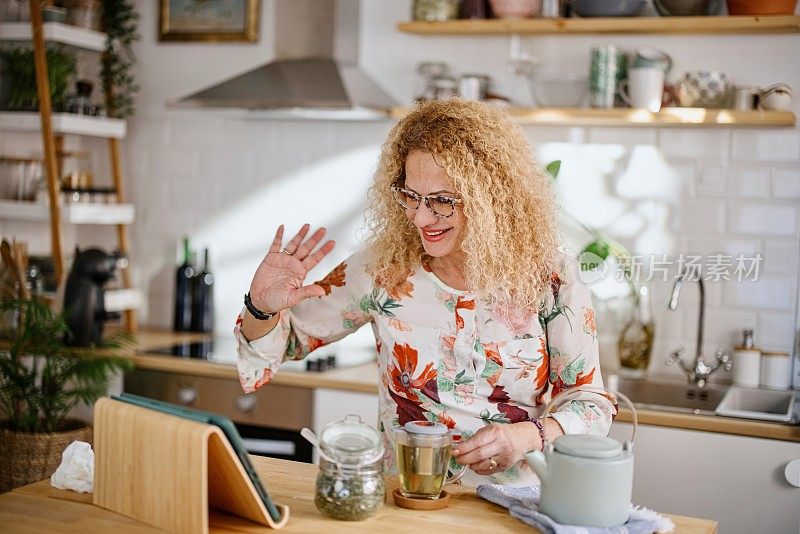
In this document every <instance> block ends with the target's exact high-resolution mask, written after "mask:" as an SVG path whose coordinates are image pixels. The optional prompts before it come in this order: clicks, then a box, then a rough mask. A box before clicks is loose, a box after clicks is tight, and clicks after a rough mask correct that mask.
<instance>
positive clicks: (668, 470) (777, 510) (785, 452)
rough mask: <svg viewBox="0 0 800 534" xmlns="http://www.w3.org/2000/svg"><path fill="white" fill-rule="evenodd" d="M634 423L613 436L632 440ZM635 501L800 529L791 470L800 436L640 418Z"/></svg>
mask: <svg viewBox="0 0 800 534" xmlns="http://www.w3.org/2000/svg"><path fill="white" fill-rule="evenodd" d="M631 426H632V425H631V424H629V423H619V422H617V423H615V424H614V425H612V429H611V436H612V437H614V438H615V439H618V440H624V439H630V432H631ZM633 450H634V466H635V467H634V482H633V502H634V504H637V505H642V506H647V507H648V508H652V509H654V510H659V511H662V512H666V513H671V512H673V513H674V512H677V511H680V513H685V514H689V515H695V516H699V517H706V518H709V519H713V520H715V521H718V522H719V527H720V531H721V532H726V533H730V534H736V533H752V532H776V533H777V532H798V529H799V528H800V488H797V487H794V486H792V485H790V484H789V483H788V482H787V481H786V479H785V477H784V474H783V472H784V468H785V466H786V464H787V463H788V462H789V461H791V460H793V459H797V458H800V443H796V442H788V441H779V440H772V439H761V438H751V437H743V436H732V435H726V434H717V433H712V432H699V431H694V430H682V429H675V428H664V427H657V426H650V425H639V427H638V429H637V431H636V439H635V442H634V449H633Z"/></svg>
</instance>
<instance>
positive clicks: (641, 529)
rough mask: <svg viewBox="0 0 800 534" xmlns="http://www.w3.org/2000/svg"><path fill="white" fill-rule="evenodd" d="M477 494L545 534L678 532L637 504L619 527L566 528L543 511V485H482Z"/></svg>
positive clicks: (669, 520) (668, 521) (663, 518)
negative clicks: (520, 486)
mask: <svg viewBox="0 0 800 534" xmlns="http://www.w3.org/2000/svg"><path fill="white" fill-rule="evenodd" d="M477 493H478V497H481V498H483V499H486V500H487V501H489V502H493V503H495V504H499V505H500V506H502V507H504V508H508V509H509V511H510V512H511V515H512V516H514V517H516V518H517V519H519V520H520V521H522V522H524V523H527V524H529V525H531V526H534V527H536V528H538V529H539V530H541V531H542V533H543V534H652V533H653V532H672V530H674V529H675V524H674V523H673V522H672V520H671V519H669V518H668V517H664V516H662V515H660V514H658V513H656V512H654V511H652V510H648V509H647V508H643V507H639V506H633V505H631V516H630V518H629V519H628V522H627V523H625V524H624V525H620V526H618V527H609V528H597V527H580V526H576V525H562V524H561V523H556V522H555V521H554V520H553V519H551V518H550V517H549V516H547V515H545V514H543V513H541V512H540V511H539V497H540V490H539V486H528V487H523V488H510V487H507V486H501V485H499V484H481V485H480V486H478V488H477Z"/></svg>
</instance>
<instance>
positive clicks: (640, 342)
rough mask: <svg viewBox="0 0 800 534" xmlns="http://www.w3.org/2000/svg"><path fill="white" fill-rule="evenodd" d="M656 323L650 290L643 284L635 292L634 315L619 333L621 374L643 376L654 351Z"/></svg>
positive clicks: (633, 376)
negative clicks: (651, 306) (651, 305)
mask: <svg viewBox="0 0 800 534" xmlns="http://www.w3.org/2000/svg"><path fill="white" fill-rule="evenodd" d="M654 336H655V325H654V323H653V313H652V310H651V308H650V291H649V290H648V288H647V286H645V285H643V286H641V287H640V288H639V289H638V291H636V293H635V298H634V310H633V317H632V318H631V320H630V321H629V322H628V324H626V325H625V328H623V329H622V332H621V333H620V335H619V342H618V349H619V360H620V374H621V375H623V376H627V377H629V378H643V377H644V375H645V372H646V371H647V366H648V365H649V364H650V355H651V353H652V352H653V338H654Z"/></svg>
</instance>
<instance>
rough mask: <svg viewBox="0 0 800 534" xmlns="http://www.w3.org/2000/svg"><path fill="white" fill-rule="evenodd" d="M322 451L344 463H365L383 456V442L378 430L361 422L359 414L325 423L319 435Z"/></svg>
mask: <svg viewBox="0 0 800 534" xmlns="http://www.w3.org/2000/svg"><path fill="white" fill-rule="evenodd" d="M319 444H320V448H321V449H322V452H324V453H325V454H326V455H327V456H329V457H330V458H331V459H333V460H336V461H337V462H341V463H342V464H347V465H352V464H357V465H365V464H368V463H372V462H374V461H377V460H378V459H380V458H381V457H382V456H383V443H382V442H381V436H380V434H379V433H378V431H377V430H375V429H374V428H372V427H371V426H369V425H367V424H364V423H362V422H361V418H360V417H359V416H357V415H348V416H347V417H345V418H344V419H342V420H341V421H334V422H332V423H328V424H327V425H325V428H323V429H322V432H320V435H319Z"/></svg>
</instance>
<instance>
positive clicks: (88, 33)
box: [0, 22, 106, 52]
mask: <svg viewBox="0 0 800 534" xmlns="http://www.w3.org/2000/svg"><path fill="white" fill-rule="evenodd" d="M42 29H43V30H44V40H45V41H47V42H51V43H61V44H65V45H70V46H74V47H77V48H82V49H84V50H91V51H93V52H103V51H104V50H105V49H106V34H105V33H101V32H98V31H94V30H87V29H86V28H80V27H78V26H70V25H69V24H62V23H60V22H45V23H44V24H43V25H42ZM32 38H33V37H32V35H31V23H30V22H4V23H2V24H0V41H31V40H32Z"/></svg>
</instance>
